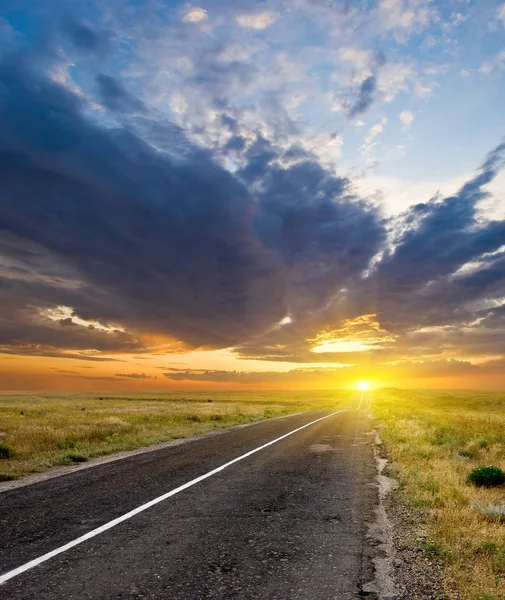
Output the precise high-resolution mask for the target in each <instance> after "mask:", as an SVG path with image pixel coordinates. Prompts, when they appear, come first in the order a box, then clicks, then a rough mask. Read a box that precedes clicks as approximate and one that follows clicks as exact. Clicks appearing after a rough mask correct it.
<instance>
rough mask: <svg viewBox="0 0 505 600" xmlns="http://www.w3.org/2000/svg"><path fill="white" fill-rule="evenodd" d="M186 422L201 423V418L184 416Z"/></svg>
mask: <svg viewBox="0 0 505 600" xmlns="http://www.w3.org/2000/svg"><path fill="white" fill-rule="evenodd" d="M186 421H190V422H191V423H201V422H202V418H201V417H200V416H199V415H186Z"/></svg>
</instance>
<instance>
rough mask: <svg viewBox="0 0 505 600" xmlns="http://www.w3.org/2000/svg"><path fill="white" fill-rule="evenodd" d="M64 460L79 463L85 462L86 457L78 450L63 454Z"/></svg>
mask: <svg viewBox="0 0 505 600" xmlns="http://www.w3.org/2000/svg"><path fill="white" fill-rule="evenodd" d="M64 458H65V461H67V462H72V463H81V462H86V461H87V460H88V458H87V457H86V456H84V454H80V453H79V452H69V453H68V454H65V457H64Z"/></svg>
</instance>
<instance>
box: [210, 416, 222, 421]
mask: <svg viewBox="0 0 505 600" xmlns="http://www.w3.org/2000/svg"><path fill="white" fill-rule="evenodd" d="M223 419H224V415H210V420H211V421H222V420H223Z"/></svg>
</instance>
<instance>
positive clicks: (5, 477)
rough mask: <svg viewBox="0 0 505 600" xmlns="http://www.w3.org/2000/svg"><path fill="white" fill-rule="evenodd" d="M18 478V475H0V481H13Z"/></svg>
mask: <svg viewBox="0 0 505 600" xmlns="http://www.w3.org/2000/svg"><path fill="white" fill-rule="evenodd" d="M18 477H19V475H14V474H13V473H0V481H14V480H15V479H18Z"/></svg>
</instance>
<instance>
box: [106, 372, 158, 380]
mask: <svg viewBox="0 0 505 600" xmlns="http://www.w3.org/2000/svg"><path fill="white" fill-rule="evenodd" d="M116 377H125V378H126V379H156V377H154V376H153V375H146V374H145V373H116Z"/></svg>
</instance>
